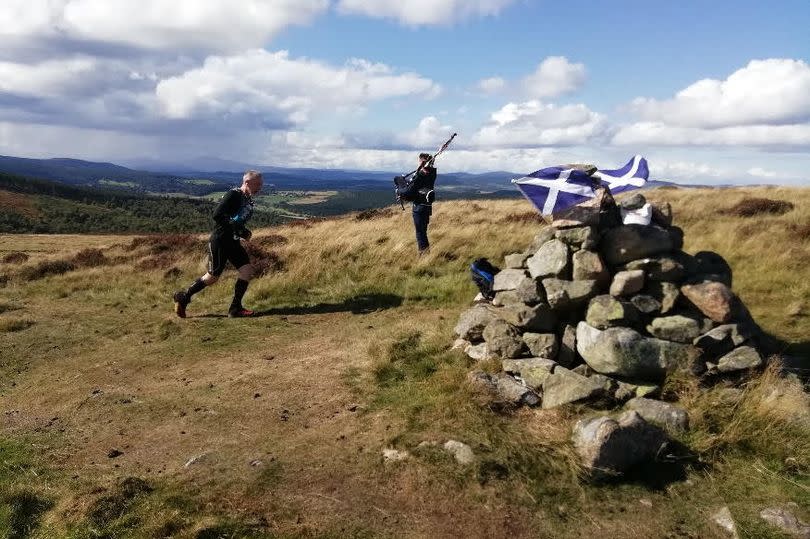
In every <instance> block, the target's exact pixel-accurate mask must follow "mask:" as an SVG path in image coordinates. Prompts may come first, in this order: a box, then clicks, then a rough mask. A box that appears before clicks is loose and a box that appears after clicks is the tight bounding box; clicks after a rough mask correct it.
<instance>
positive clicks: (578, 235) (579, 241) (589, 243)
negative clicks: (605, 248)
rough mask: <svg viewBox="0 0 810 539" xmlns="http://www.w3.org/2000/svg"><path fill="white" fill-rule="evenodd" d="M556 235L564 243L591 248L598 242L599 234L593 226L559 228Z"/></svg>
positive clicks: (581, 247)
mask: <svg viewBox="0 0 810 539" xmlns="http://www.w3.org/2000/svg"><path fill="white" fill-rule="evenodd" d="M556 237H557V239H558V240H560V241H561V242H563V243H565V244H566V245H570V246H571V247H578V248H580V249H593V248H594V247H596V244H597V243H598V242H599V235H598V233H597V232H596V227H593V226H581V227H576V228H564V229H560V230H557V234H556Z"/></svg>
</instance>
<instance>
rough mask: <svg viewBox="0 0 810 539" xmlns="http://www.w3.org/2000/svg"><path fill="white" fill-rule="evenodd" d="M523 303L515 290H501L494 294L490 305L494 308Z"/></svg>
mask: <svg viewBox="0 0 810 539" xmlns="http://www.w3.org/2000/svg"><path fill="white" fill-rule="evenodd" d="M522 303H523V301H522V300H521V299H520V296H519V295H518V293H517V291H516V290H502V291H500V292H496V293H495V297H494V298H492V305H494V306H495V307H503V306H504V305H515V304H522Z"/></svg>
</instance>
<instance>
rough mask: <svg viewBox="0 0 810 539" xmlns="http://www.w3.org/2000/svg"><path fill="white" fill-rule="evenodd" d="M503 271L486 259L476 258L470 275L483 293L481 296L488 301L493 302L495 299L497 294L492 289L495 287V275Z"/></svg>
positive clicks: (471, 266)
mask: <svg viewBox="0 0 810 539" xmlns="http://www.w3.org/2000/svg"><path fill="white" fill-rule="evenodd" d="M499 271H501V270H500V269H499V268H497V267H495V266H493V265H492V264H491V263H490V262H489V260H487V259H486V258H476V259H475V260H473V263H472V264H470V273H471V274H472V280H473V282H474V283H475V285H476V286H477V287H478V290H479V291H480V292H481V295H482V296H484V297H485V298H486V299H489V300H491V299H492V298H494V297H495V292H494V291H493V290H492V287H493V286H494V285H495V274H496V273H498V272H499Z"/></svg>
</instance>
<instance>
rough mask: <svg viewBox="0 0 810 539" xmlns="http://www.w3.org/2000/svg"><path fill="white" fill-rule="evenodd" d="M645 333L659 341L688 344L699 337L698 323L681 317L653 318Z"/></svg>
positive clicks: (692, 319)
mask: <svg viewBox="0 0 810 539" xmlns="http://www.w3.org/2000/svg"><path fill="white" fill-rule="evenodd" d="M647 331H648V332H649V333H650V335H652V336H654V337H657V338H659V339H665V340H667V341H675V342H680V343H686V344H688V343H691V342H692V341H694V340H695V339H696V338H697V337H698V336H699V335H700V323H698V321H697V320H695V319H694V318H689V317H687V316H682V315H674V316H663V317H661V318H653V320H652V322H651V323H650V324H649V325H648V326H647Z"/></svg>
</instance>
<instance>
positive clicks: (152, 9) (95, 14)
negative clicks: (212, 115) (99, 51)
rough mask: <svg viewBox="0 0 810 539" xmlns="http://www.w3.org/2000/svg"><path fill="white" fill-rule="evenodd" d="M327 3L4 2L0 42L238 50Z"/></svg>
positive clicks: (307, 18) (252, 0) (0, 11)
mask: <svg viewBox="0 0 810 539" xmlns="http://www.w3.org/2000/svg"><path fill="white" fill-rule="evenodd" d="M328 7H329V0H205V1H200V0H171V1H166V0H3V2H2V3H0V43H2V42H3V41H7V40H8V41H12V40H16V41H19V40H20V39H23V38H25V39H28V40H29V41H35V40H37V39H39V38H42V37H58V38H67V39H76V40H85V41H95V42H105V43H116V44H123V45H129V46H135V47H140V48H145V49H169V50H173V49H175V50H176V49H194V50H209V51H210V50H220V51H221V50H239V49H245V48H250V47H257V46H262V45H264V44H265V43H266V42H267V41H268V40H269V39H270V38H272V37H273V36H274V35H275V34H277V33H278V32H279V31H280V30H281V29H283V28H285V27H287V26H290V25H293V24H306V23H308V22H310V21H311V20H312V19H313V18H314V17H315V16H317V15H318V14H321V13H324V12H325V11H326V10H327V9H328Z"/></svg>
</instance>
